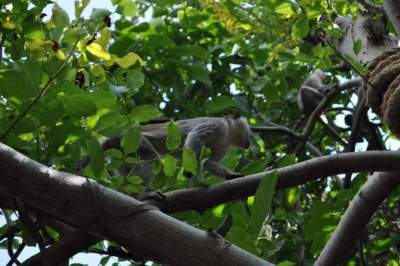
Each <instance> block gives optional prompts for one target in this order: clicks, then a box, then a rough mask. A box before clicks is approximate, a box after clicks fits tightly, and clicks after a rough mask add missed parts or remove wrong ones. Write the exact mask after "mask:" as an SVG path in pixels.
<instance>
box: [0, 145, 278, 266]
mask: <svg viewBox="0 0 400 266" xmlns="http://www.w3.org/2000/svg"><path fill="white" fill-rule="evenodd" d="M0 172H1V173H2V175H1V177H0V189H2V190H4V191H8V192H9V193H11V194H13V195H15V196H18V197H19V198H20V199H21V200H23V201H24V203H25V204H26V205H27V207H29V206H30V207H31V208H34V209H37V210H39V211H40V212H43V213H44V214H47V215H49V216H50V217H55V218H56V219H59V220H62V221H64V222H65V223H67V224H69V225H71V226H73V227H76V228H78V229H80V230H83V231H85V232H89V233H90V234H91V235H94V236H97V237H100V238H105V239H108V240H111V241H114V242H116V243H118V244H119V245H122V246H124V247H125V248H127V249H128V250H130V251H133V252H134V253H135V255H137V256H138V257H139V258H143V260H145V259H149V260H153V261H157V262H160V263H169V264H173V265H234V264H238V265H272V264H271V263H269V262H267V261H264V260H262V259H261V258H258V257H256V256H254V255H252V254H250V253H248V252H246V251H244V250H242V249H240V248H238V247H237V246H235V245H233V244H231V243H229V242H227V241H226V240H224V239H223V238H222V237H218V236H215V235H214V234H209V233H207V232H204V231H202V230H199V229H197V228H194V227H192V226H190V225H188V224H186V223H183V222H181V221H179V220H176V219H174V218H172V217H170V216H168V215H166V214H164V213H162V212H160V211H158V210H156V209H155V208H154V207H152V206H148V205H145V204H143V203H141V202H140V201H137V200H135V199H133V198H131V197H129V196H126V195H124V194H122V193H119V192H117V191H114V190H112V189H109V188H106V187H104V186H101V185H99V184H98V183H96V182H95V181H93V180H90V179H86V178H84V177H81V176H77V175H73V174H69V173H65V172H60V171H56V170H54V169H51V168H49V167H46V166H44V165H42V164H40V163H38V162H35V161H34V160H32V159H29V158H28V157H26V156H24V155H22V154H21V153H19V152H17V151H15V150H13V149H12V148H10V147H8V146H6V145H4V144H0ZM28 205H29V206H28Z"/></svg>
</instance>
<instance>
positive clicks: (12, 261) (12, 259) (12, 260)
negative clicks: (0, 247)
mask: <svg viewBox="0 0 400 266" xmlns="http://www.w3.org/2000/svg"><path fill="white" fill-rule="evenodd" d="M24 248H25V244H24V243H21V244H20V245H19V247H18V249H17V251H16V252H15V253H14V255H13V256H12V257H11V259H10V261H9V262H8V263H7V266H12V265H14V263H15V264H17V265H22V264H21V263H20V262H19V261H18V256H19V255H20V254H21V252H22V250H24Z"/></svg>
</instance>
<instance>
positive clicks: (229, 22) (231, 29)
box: [226, 19, 235, 32]
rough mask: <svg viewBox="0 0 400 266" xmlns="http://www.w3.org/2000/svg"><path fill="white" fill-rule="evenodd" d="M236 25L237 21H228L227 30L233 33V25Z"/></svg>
mask: <svg viewBox="0 0 400 266" xmlns="http://www.w3.org/2000/svg"><path fill="white" fill-rule="evenodd" d="M234 24H235V21H234V20H232V19H228V20H227V21H226V30H227V31H229V32H232V31H233V25H234Z"/></svg>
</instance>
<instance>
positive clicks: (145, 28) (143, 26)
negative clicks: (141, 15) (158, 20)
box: [132, 22, 150, 33]
mask: <svg viewBox="0 0 400 266" xmlns="http://www.w3.org/2000/svg"><path fill="white" fill-rule="evenodd" d="M149 29H150V24H149V23H148V22H142V23H140V24H139V25H136V26H135V27H134V28H133V29H132V31H133V32H136V33H139V32H145V31H148V30H149Z"/></svg>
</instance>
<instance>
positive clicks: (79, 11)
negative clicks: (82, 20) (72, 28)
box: [75, 0, 90, 18]
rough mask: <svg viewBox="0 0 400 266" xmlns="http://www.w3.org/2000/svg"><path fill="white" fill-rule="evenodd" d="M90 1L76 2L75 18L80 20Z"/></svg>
mask: <svg viewBox="0 0 400 266" xmlns="http://www.w3.org/2000/svg"><path fill="white" fill-rule="evenodd" d="M89 2H90V0H79V1H78V0H76V1H75V17H77V18H79V17H80V16H81V15H82V12H83V10H84V9H85V8H86V7H87V5H88V4H89Z"/></svg>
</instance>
